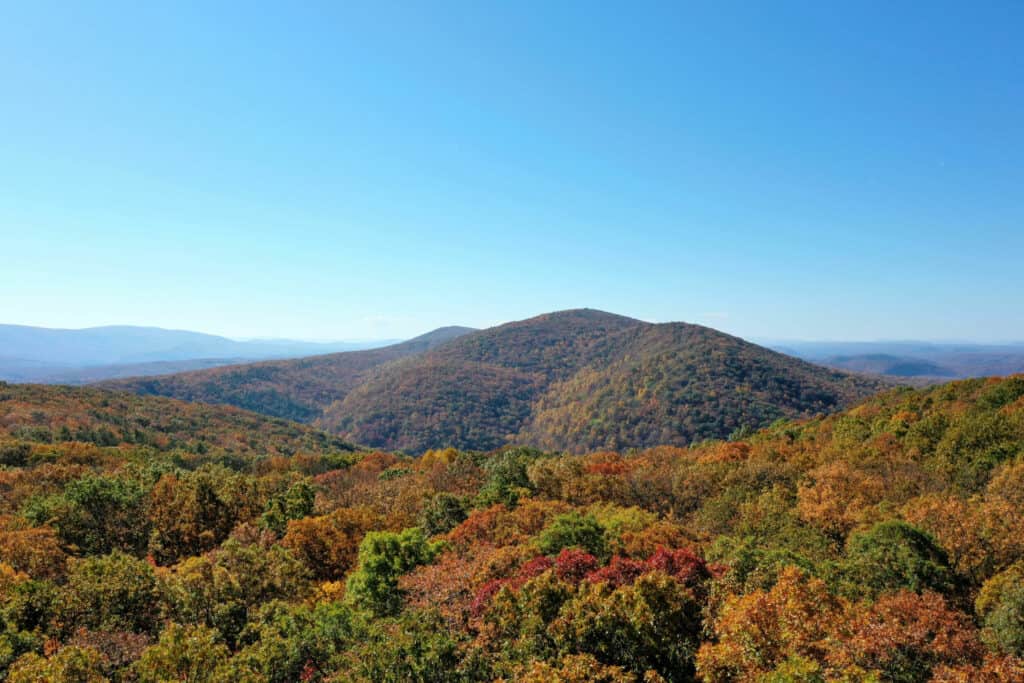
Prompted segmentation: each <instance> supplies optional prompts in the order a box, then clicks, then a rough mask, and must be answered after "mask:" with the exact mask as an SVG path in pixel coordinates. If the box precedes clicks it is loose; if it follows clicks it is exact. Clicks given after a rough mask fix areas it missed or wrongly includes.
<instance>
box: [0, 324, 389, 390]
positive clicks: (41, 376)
mask: <svg viewBox="0 0 1024 683" xmlns="http://www.w3.org/2000/svg"><path fill="white" fill-rule="evenodd" d="M388 343H391V342H390V340H383V341H370V342H344V341H343V342H326V343H318V342H307V341H296V340H291V339H267V340H251V341H237V340H234V339H228V338H226V337H220V336H217V335H212V334H203V333H200V332H189V331H185V330H165V329H161V328H156V327H136V326H127V325H116V326H105V327H91V328H86V329H80V330H68V329H53V328H44V327H29V326H26V325H0V380H7V381H12V382H46V383H62V384H80V383H86V382H95V381H99V380H102V379H107V378H112V377H130V376H141V375H152V374H166V373H171V372H182V371H185V370H194V369H198V368H208V367H213V366H216V365H224V364H227V363H237V362H244V361H253V360H261V359H268V358H296V357H299V356H309V355H313V354H321V353H329V352H333V351H350V350H355V349H365V348H370V347H373V346H382V345H386V344H388Z"/></svg>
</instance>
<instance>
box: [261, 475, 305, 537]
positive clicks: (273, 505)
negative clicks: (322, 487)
mask: <svg viewBox="0 0 1024 683" xmlns="http://www.w3.org/2000/svg"><path fill="white" fill-rule="evenodd" d="M315 498H316V490H315V489H314V488H313V487H312V486H311V485H310V483H309V482H308V481H299V482H296V483H294V484H292V485H291V486H290V487H289V488H288V490H287V491H285V492H284V493H283V494H278V495H276V496H274V497H273V498H271V499H270V501H269V502H268V503H267V507H266V509H265V510H264V512H263V515H262V516H261V517H260V526H262V527H263V528H265V529H270V530H271V531H273V532H274V533H275V534H277V535H278V536H283V535H284V533H285V530H286V528H287V526H288V522H289V521H291V520H296V519H302V518H304V517H309V516H310V515H311V514H313V502H314V500H315Z"/></svg>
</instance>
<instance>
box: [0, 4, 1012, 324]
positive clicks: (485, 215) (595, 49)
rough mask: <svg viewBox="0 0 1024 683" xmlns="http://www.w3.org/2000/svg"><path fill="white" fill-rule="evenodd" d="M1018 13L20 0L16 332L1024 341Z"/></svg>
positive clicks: (6, 86)
mask: <svg viewBox="0 0 1024 683" xmlns="http://www.w3.org/2000/svg"><path fill="white" fill-rule="evenodd" d="M293 5H294V6H293ZM299 5H301V6H299ZM1022 25H1024V4H1022V3H1020V2H1015V1H1009V0H1007V1H1005V2H999V1H994V2H984V3H958V4H945V3H939V2H936V3H927V4H921V3H883V2H847V3H821V2H805V3H790V2H764V3H752V2H735V3H732V2H708V3H677V2H668V3H642V2H641V3H618V4H615V3H593V2H588V3H583V2H581V3H571V2H554V3H552V2H515V3H489V2H465V3H437V4H434V3H430V4H428V3H418V2H410V3H395V4H391V3H385V2H373V3H366V4H364V5H359V4H357V3H336V2H330V3H323V4H321V5H317V4H311V3H273V4H269V3H268V4H263V3H256V2H252V3H235V4H228V3H195V4H192V5H188V4H186V3H165V4H163V6H157V4H156V3H123V4H122V3H116V2H99V3H95V4H91V3H86V2H82V3H57V2H53V3H51V2H31V3H28V2H26V3H9V4H8V6H7V7H5V10H4V21H3V22H0V86H2V88H3V90H2V100H0V104H2V106H0V248H2V252H0V253H2V255H3V265H2V267H0V322H7V323H22V324H32V325H46V326H61V327H82V326H89V325H99V324H111V323H121V324H145V325H159V326H164V327H176V328H186V329H195V330H201V331H207V332H214V333H221V334H226V335H229V336H237V337H246V336H280V337H301V338H317V339H331V338H357V337H364V338H365V337H377V338H380V337H403V336H409V335H413V334H417V333H419V332H422V331H425V330H428V329H431V328H433V327H437V326H439V325H445V324H466V325H475V326H485V325H489V324H494V323H497V322H501V321H507V320H513V319H518V318H523V317H528V316H530V315H534V314H537V313H541V312H545V311H549V310H556V309H562V308H574V307H580V306H589V307H594V308H601V309H605V310H610V311H614V312H618V313H623V314H627V315H632V316H635V317H639V318H643V319H647V320H655V321H665V320H686V321H690V322H699V323H703V324H707V325H711V326H713V327H717V328H720V329H723V330H726V331H728V332H732V333H734V334H739V335H741V336H745V337H754V338H805V339H894V338H919V339H950V338H956V339H974V340H982V341H984V340H1012V339H1024V311H1022V309H1021V301H1022V296H1024V266H1022V263H1024V220H1022V219H1024V124H1022V122H1024V48H1022V47H1021V41H1020V34H1019V31H1020V27H1021V26H1022Z"/></svg>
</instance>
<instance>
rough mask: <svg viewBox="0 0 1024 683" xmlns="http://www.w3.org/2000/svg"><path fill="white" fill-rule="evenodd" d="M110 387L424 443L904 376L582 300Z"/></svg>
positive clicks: (734, 413) (474, 443)
mask: <svg viewBox="0 0 1024 683" xmlns="http://www.w3.org/2000/svg"><path fill="white" fill-rule="evenodd" d="M446 330H447V331H446ZM103 386H106V387H109V388H120V389H127V390H132V391H136V392H138V393H144V394H162V395H171V396H175V397H177V398H183V399H186V400H201V401H208V402H223V403H229V404H232V405H239V406H240V407H243V408H247V409H252V410H257V411H259V412H264V413H267V414H271V415H275V416H278V417H285V418H288V419H296V420H300V421H304V422H310V423H312V424H313V425H315V426H317V427H319V428H322V429H324V430H326V431H329V432H331V433H335V434H339V435H342V436H343V437H344V438H346V439H350V440H353V441H355V442H358V443H362V444H365V445H368V446H372V447H378V448H385V449H393V450H405V451H408V452H412V453H421V452H423V451H425V450H429V449H431V448H438V447H445V446H455V447H457V448H469V449H475V450H490V449H494V448H499V447H502V446H504V445H508V444H510V443H529V444H530V445H542V446H543V447H545V448H552V449H562V450H569V451H580V450H584V449H587V448H595V447H608V448H629V447H644V446H647V445H652V444H653V443H667V444H674V445H686V444H688V443H691V442H692V441H694V440H700V439H704V438H723V437H726V436H728V435H729V434H730V433H732V432H733V431H736V430H743V429H752V428H756V427H759V426H763V425H765V424H767V423H769V422H771V421H774V420H775V419H778V418H780V417H809V416H811V415H814V414H817V413H819V412H830V411H832V410H836V409H839V408H842V407H845V406H848V405H850V404H852V403H853V402H855V401H857V400H859V399H863V398H866V397H867V396H869V395H871V394H873V393H875V392H877V391H879V390H881V389H883V388H886V387H888V386H891V384H889V383H886V382H884V381H882V380H878V379H873V378H867V377H861V376H857V375H852V374H848V373H843V372H840V371H836V370H831V369H828V368H823V367H819V366H815V365H812V364H810V363H806V362H804V361H801V360H798V359H795V358H790V357H788V356H784V355H782V354H779V353H776V352H774V351H770V350H768V349H764V348H762V347H759V346H756V345H754V344H750V343H749V342H746V341H744V340H742V339H740V338H738V337H733V336H731V335H727V334H725V333H722V332H718V331H717V330H713V329H711V328H707V327H702V326H700V325H693V324H690V323H649V322H644V321H641V320H637V319H634V318H629V317H626V316H621V315H616V314H612V313H606V312H604V311H598V310H594V309H585V308H584V309H570V310H565V311H556V312H552V313H545V314H542V315H539V316H535V317H533V318H528V319H526V320H519V321H513V322H510V323H505V324H503V325H499V326H496V327H492V328H487V329H484V330H476V331H469V330H468V329H467V328H442V329H441V330H437V331H435V332H433V333H428V334H427V335H423V336H421V337H418V338H416V339H414V340H410V341H409V342H405V343H403V344H399V345H394V346H391V347H384V348H382V349H375V350H371V351H359V352H347V353H340V354H332V355H328V356H316V357H311V358H306V359H297V360H289V361H266V362H262V363H255V364H246V365H237V366H230V367H227V368H216V369H212V370H204V371H199V372H194V373H185V374H182V375H169V376H166V377H162V378H149V379H137V380H122V381H117V382H107V383H104V384H103Z"/></svg>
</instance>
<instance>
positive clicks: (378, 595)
mask: <svg viewBox="0 0 1024 683" xmlns="http://www.w3.org/2000/svg"><path fill="white" fill-rule="evenodd" d="M440 548H441V544H440V543H430V542H428V541H427V539H426V536H424V534H423V530H422V529H420V528H418V527H412V528H409V529H405V530H404V531H402V532H400V533H394V532H391V531H371V532H370V533H368V534H366V537H365V538H363V541H362V543H360V544H359V564H358V568H357V569H356V571H355V572H353V573H352V575H351V576H349V578H348V582H347V584H346V585H347V592H346V594H347V598H348V599H349V601H350V602H351V603H352V604H353V605H355V606H357V607H359V608H361V609H366V610H369V611H370V612H372V613H373V614H376V615H378V616H383V615H390V614H396V613H398V611H399V610H400V609H401V606H402V594H401V591H400V590H399V588H398V577H400V576H401V575H402V574H405V573H406V572H408V571H410V570H411V569H413V568H415V567H417V566H419V565H421V564H426V563H428V562H432V561H433V560H434V558H435V557H436V556H437V554H438V553H439V552H440Z"/></svg>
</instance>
